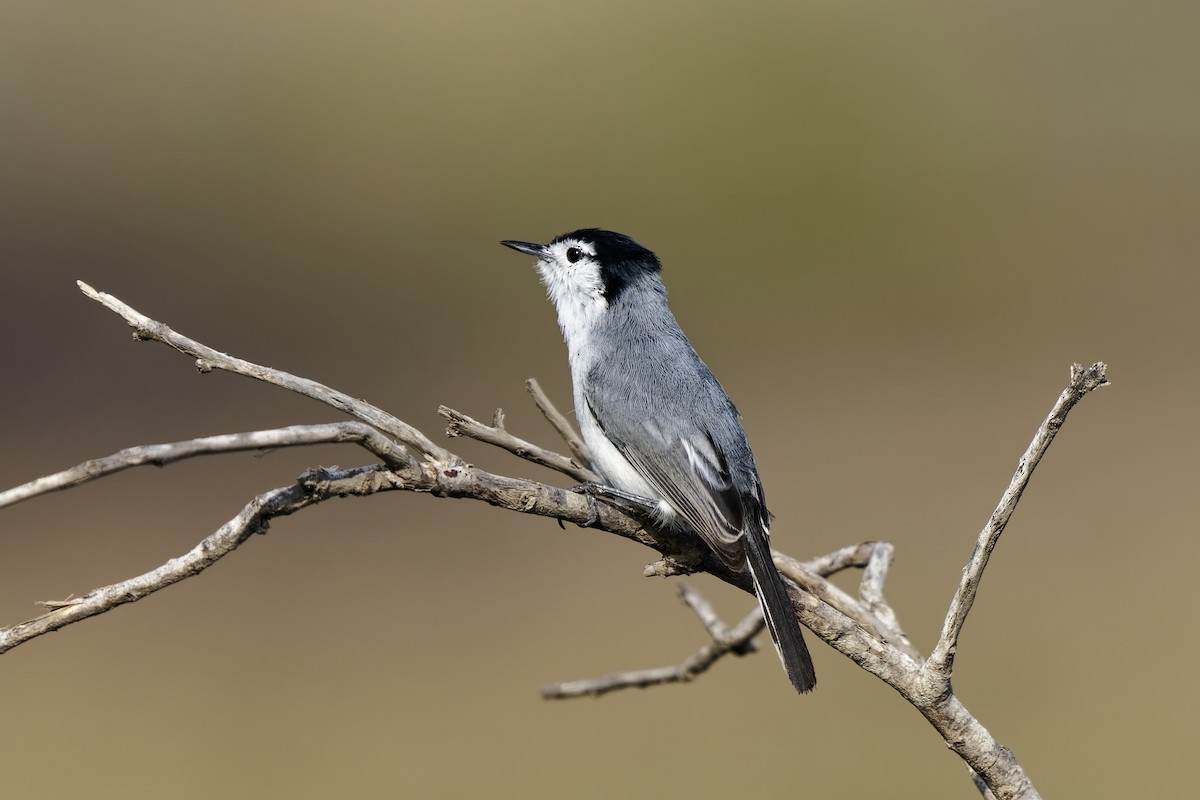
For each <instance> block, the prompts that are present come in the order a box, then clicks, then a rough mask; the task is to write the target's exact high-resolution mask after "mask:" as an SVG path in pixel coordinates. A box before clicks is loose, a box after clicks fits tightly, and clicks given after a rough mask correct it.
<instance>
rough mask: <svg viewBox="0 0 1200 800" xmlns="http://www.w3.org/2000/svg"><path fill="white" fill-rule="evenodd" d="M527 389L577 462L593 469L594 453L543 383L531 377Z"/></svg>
mask: <svg viewBox="0 0 1200 800" xmlns="http://www.w3.org/2000/svg"><path fill="white" fill-rule="evenodd" d="M525 391H527V392H529V396H530V397H532V398H533V404H534V405H535V406H537V408H538V410H539V411H541V412H542V414H543V416H545V417H546V421H547V422H549V423H550V425H551V426H553V428H554V430H556V431H558V435H559V436H561V437H562V438H563V441H564V442H566V443H567V448H568V449H569V450H570V451H571V457H572V458H573V459H575V463H576V464H578V465H580V466H582V467H584V468H585V469H591V466H592V454H591V452H590V451H589V450H588V448H587V445H586V444H584V443H583V439H581V438H580V437H579V435H578V434H577V433H575V428H574V427H573V426H572V425H571V423H570V422H568V421H567V418H566V417H565V416H563V413H562V412H561V411H559V410H558V407H557V406H555V405H554V403H553V402H551V400H550V398H549V397H547V396H546V393H545V392H544V391H542V385H541V384H540V383H538V382H537V379H536V378H530V379H529V380H527V381H525Z"/></svg>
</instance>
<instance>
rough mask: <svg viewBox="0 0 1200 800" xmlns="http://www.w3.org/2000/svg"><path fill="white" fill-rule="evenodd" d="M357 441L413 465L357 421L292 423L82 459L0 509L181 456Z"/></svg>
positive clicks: (390, 460) (2, 495) (390, 461)
mask: <svg viewBox="0 0 1200 800" xmlns="http://www.w3.org/2000/svg"><path fill="white" fill-rule="evenodd" d="M335 442H357V443H358V444H360V445H362V446H363V447H365V448H366V449H367V450H369V451H371V452H372V453H374V454H375V455H377V456H379V458H380V460H381V461H383V463H384V464H387V465H388V466H390V467H403V466H406V465H411V464H412V463H413V461H412V458H411V457H410V456H409V455H408V452H407V451H406V450H405V449H404V448H403V447H401V446H400V445H398V444H396V443H395V442H393V441H392V440H391V439H389V438H387V437H386V436H384V435H383V434H382V433H380V432H379V431H377V430H375V429H374V428H372V427H370V426H369V425H365V424H363V423H361V422H332V423H328V424H325V425H292V426H290V427H287V428H277V429H275V430H270V431H250V432H247V433H227V434H222V435H220V436H206V437H204V438H202V439H189V440H187V441H184V442H171V443H169V444H148V445H139V446H137V447H127V448H125V449H124V450H119V451H117V452H116V453H113V454H112V455H110V456H105V457H103V458H95V459H92V460H90V461H84V462H83V463H82V464H77V465H76V466H74V467H71V468H70V469H65V470H63V471H62V472H56V473H54V474H53V475H46V476H45V477H42V478H38V479H37V480H32V481H30V482H29V483H26V484H22V485H21V486H15V487H13V488H12V489H8V490H7V491H4V492H0V508H4V507H5V506H10V505H15V504H16V503H20V502H21V501H23V500H29V499H31V498H33V497H37V496H39V495H43V494H48V493H50V492H57V491H61V490H63V489H70V488H72V487H74V486H79V485H80V484H82V483H87V482H88V481H92V480H96V479H97V478H103V477H104V476H105V475H111V474H113V473H114V472H120V471H122V470H126V469H130V468H132V467H140V466H144V465H146V464H151V465H154V466H156V467H161V466H164V465H166V464H170V463H172V462H175V461H181V460H183V459H185V458H195V457H196V456H203V455H210V454H212V453H233V452H239V451H245V450H268V449H273V448H278V447H300V446H306V445H313V444H322V443H335Z"/></svg>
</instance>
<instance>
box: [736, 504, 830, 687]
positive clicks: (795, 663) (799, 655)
mask: <svg viewBox="0 0 1200 800" xmlns="http://www.w3.org/2000/svg"><path fill="white" fill-rule="evenodd" d="M743 538H744V541H745V543H746V561H747V562H748V563H749V565H750V576H751V577H752V578H753V579H754V591H755V592H757V593H758V602H759V603H760V604H762V609H763V616H765V617H766V618H767V629H768V630H769V631H770V632H771V639H772V641H774V642H775V650H776V651H777V652H778V653H779V660H780V661H782V662H783V669H784V671H785V672H787V676H788V678H789V679H790V680H791V682H792V686H795V687H796V691H797V692H809V691H812V688H813V687H814V686H816V685H817V673H816V671H815V670H813V663H812V656H810V655H809V654H808V646H807V645H806V644H804V636H803V635H801V633H800V623H799V622H798V621H797V620H796V612H795V610H793V608H792V601H791V600H789V599H788V592H787V588H786V587H785V586H784V584H783V578H781V577H780V576H779V572H778V570H776V569H775V562H774V561H772V560H771V545H770V544H768V542H767V533H766V531H765V530H763V528H762V527H761V525H759V524H758V523H757V522H752V523H751V524H750V525H749V527H748V528H747V530H746V533H745V536H744V537H743Z"/></svg>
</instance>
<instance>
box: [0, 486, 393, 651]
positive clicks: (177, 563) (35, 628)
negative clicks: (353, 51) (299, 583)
mask: <svg viewBox="0 0 1200 800" xmlns="http://www.w3.org/2000/svg"><path fill="white" fill-rule="evenodd" d="M380 469H381V468H380V467H358V468H356V469H349V470H337V471H329V472H328V473H327V477H326V480H325V481H324V482H323V483H322V484H321V485H320V486H316V485H305V484H302V483H297V484H295V485H292V486H285V487H282V488H279V489H272V490H271V491H269V492H264V493H263V494H260V495H259V496H258V497H255V498H254V499H253V500H251V501H250V502H249V503H247V504H246V506H245V507H244V508H243V509H242V510H241V511H240V512H239V513H238V514H237V516H235V517H234V518H233V519H231V520H229V522H226V523H225V524H224V525H222V526H221V527H220V528H218V529H217V530H216V531H215V532H214V533H212V534H211V535H209V536H208V537H206V538H205V539H204V540H203V541H201V542H200V543H199V544H197V545H196V546H195V547H193V548H192V549H191V550H189V551H188V552H187V553H184V554H183V555H181V556H179V557H178V558H172V559H171V560H170V561H168V562H167V563H165V564H163V565H162V566H160V567H158V568H156V569H152V570H150V571H149V572H147V573H145V574H143V575H138V576H137V577H134V578H129V579H128V580H123V581H120V582H118V583H114V584H112V585H111V586H101V587H99V588H97V589H93V590H91V591H90V592H87V593H86V594H84V595H83V596H81V597H77V598H74V599H72V600H62V601H49V602H47V603H45V604H44V605H46V606H47V607H48V608H50V611H48V612H47V613H45V614H42V615H41V616H40V617H37V618H35V619H31V620H29V621H28V622H22V623H20V624H17V625H13V626H11V627H8V628H2V629H0V653H6V652H8V651H9V650H11V649H13V648H14V647H16V646H17V645H20V644H23V643H25V642H27V641H29V640H30V639H35V638H37V637H38V636H42V635H44V634H47V633H50V632H51V631H56V630H58V629H59V628H62V627H64V626H66V625H70V624H71V623H73V622H78V621H80V620H83V619H87V618H88V617H94V616H96V615H97V614H103V613H104V612H106V611H111V610H112V609H114V608H117V607H118V606H122V605H124V604H126V603H132V602H134V601H136V600H141V599H142V598H143V597H145V596H147V595H149V594H152V593H154V592H157V591H159V590H160V589H165V588H166V587H168V586H170V585H171V584H174V583H178V582H179V581H181V580H183V579H184V578H190V577H192V576H193V575H198V574H199V573H201V572H203V571H204V570H205V569H207V568H209V567H210V566H212V565H213V564H215V563H216V562H217V561H219V560H220V559H221V558H223V557H224V556H226V555H228V554H229V553H232V552H233V551H234V550H235V549H237V547H238V546H239V545H240V544H242V543H243V542H244V541H246V539H248V538H249V537H250V536H251V535H252V534H255V533H264V532H266V529H267V526H268V525H269V524H270V521H271V520H272V519H274V518H275V517H280V516H284V515H287V514H294V513H295V512H297V511H299V510H301V509H303V508H306V507H307V506H310V505H312V504H314V503H319V502H321V501H323V500H328V499H330V498H332V497H342V496H345V495H347V494H364V493H370V492H373V491H377V490H382V489H391V488H396V487H394V486H392V485H391V484H389V483H388V482H386V481H378V480H376V479H375V478H374V477H373V473H378V471H379V470H380Z"/></svg>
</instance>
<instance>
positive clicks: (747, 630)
mask: <svg viewBox="0 0 1200 800" xmlns="http://www.w3.org/2000/svg"><path fill="white" fill-rule="evenodd" d="M718 622H719V620H718ZM763 626H764V620H763V616H762V609H760V608H755V609H754V610H753V611H751V612H750V613H749V614H747V615H746V616H745V617H744V618H743V619H742V621H741V622H739V623H737V624H736V625H734V626H733V627H732V628H728V629H726V628H725V625H724V623H720V624H719V625H718V626H716V631H717V633H716V635H713V636H712V641H710V642H709V643H708V644H706V645H704V646H703V647H701V648H700V649H699V650H697V651H696V652H695V653H694V654H692V655H691V656H688V657H687V658H686V659H684V660H683V661H682V662H681V663H679V664H675V665H673V666H669V667H656V668H652V669H639V670H632V671H629V672H613V673H610V674H608V675H601V676H600V677H598V678H586V679H584V680H580V681H565V682H563V683H555V684H551V685H549V686H546V687H544V688H543V689H542V697H544V698H546V699H547V700H565V699H568V698H572V697H599V696H600V695H602V694H608V693H609V692H612V691H616V690H618V689H635V688H636V689H645V688H648V687H650V686H658V685H661V684H664V683H686V682H688V681H690V680H692V679H693V678H695V677H696V676H698V675H700V674H701V673H703V672H706V671H707V670H708V668H709V667H711V666H712V665H713V664H715V663H717V661H719V660H720V659H721V657H722V656H724V655H727V654H729V653H738V654H742V653H745V652H746V651H747V649H748V648H749V647H751V646H752V645H751V641H752V640H753V638H754V637H755V636H757V635H758V633H759V632H760V631H762V629H763ZM705 627H708V626H707V624H706V626H705ZM711 632H712V631H711V629H710V633H711Z"/></svg>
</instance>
